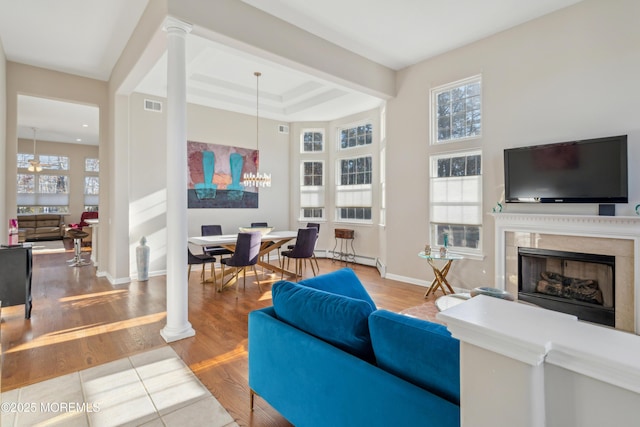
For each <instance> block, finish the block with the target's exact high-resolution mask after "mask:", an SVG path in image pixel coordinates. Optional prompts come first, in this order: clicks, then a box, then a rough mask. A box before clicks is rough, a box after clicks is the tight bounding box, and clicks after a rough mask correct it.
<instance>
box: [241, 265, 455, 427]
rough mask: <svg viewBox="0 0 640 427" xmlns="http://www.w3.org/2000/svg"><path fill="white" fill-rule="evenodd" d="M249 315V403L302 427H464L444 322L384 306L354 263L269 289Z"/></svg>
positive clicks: (452, 344)
mask: <svg viewBox="0 0 640 427" xmlns="http://www.w3.org/2000/svg"><path fill="white" fill-rule="evenodd" d="M272 296H273V306H271V307H267V308H264V309H261V310H256V311H253V312H251V313H249V344H248V347H249V386H250V388H251V405H252V408H253V405H254V395H258V396H260V397H261V398H263V399H264V400H265V401H266V402H267V403H269V404H270V405H271V406H272V407H273V408H274V409H276V410H277V411H278V412H280V414H282V415H283V416H284V417H285V418H286V419H287V420H288V421H289V422H291V423H292V424H294V425H296V426H297V427H305V426H323V427H324V426H350V427H353V426H367V427H369V426H385V427H386V426H390V425H402V426H410V425H420V426H426V427H428V426H434V427H436V426H437V427H448V426H459V425H460V406H459V405H460V370H459V369H460V368H459V366H460V356H459V342H458V340H456V339H455V338H452V337H451V335H450V333H449V332H448V331H447V329H446V328H445V327H444V326H443V325H439V324H435V323H431V322H428V321H425V320H420V319H416V318H412V317H409V316H404V315H401V314H397V313H392V312H390V311H387V310H378V309H377V308H376V306H375V303H374V302H373V300H372V299H371V297H370V296H369V295H368V293H367V291H366V290H365V288H364V287H363V286H362V284H361V283H360V281H359V280H358V278H357V276H356V275H355V273H354V272H353V271H352V270H351V269H348V268H345V269H342V270H338V271H335V272H332V273H329V274H325V275H321V276H317V277H315V278H312V279H307V280H303V281H301V282H299V283H291V282H286V281H280V282H277V283H274V284H273V287H272Z"/></svg>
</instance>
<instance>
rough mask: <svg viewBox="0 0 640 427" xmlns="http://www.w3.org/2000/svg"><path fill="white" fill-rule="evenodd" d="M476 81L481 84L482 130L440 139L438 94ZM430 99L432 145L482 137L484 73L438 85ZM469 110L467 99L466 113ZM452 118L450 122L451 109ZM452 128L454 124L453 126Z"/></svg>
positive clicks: (432, 90)
mask: <svg viewBox="0 0 640 427" xmlns="http://www.w3.org/2000/svg"><path fill="white" fill-rule="evenodd" d="M475 83H478V84H479V85H480V87H479V93H478V94H477V95H474V96H477V97H478V98H479V104H480V105H479V108H478V109H477V110H478V111H479V113H480V120H479V126H480V130H479V131H478V132H477V133H475V134H473V135H466V136H462V137H457V138H453V137H449V138H448V139H443V140H440V139H439V117H438V112H439V104H438V96H439V95H440V94H442V93H444V92H447V91H452V90H455V89H457V88H460V87H462V86H469V85H473V84H475ZM429 92H430V101H429V110H430V111H429V123H430V125H431V134H430V143H431V145H442V144H449V143H452V142H460V141H469V140H474V139H478V138H482V128H483V123H482V117H483V100H482V92H483V91H482V74H477V75H475V76H471V77H467V78H465V79H461V80H457V81H455V82H451V83H447V84H444V85H440V86H437V87H434V88H432V89H431V90H430V91H429ZM466 99H467V98H465V100H466ZM473 110H475V109H472V110H471V111H473ZM467 113H468V111H467V110H466V101H465V114H467ZM450 116H451V119H450V123H451V121H452V120H453V116H454V114H453V111H451V114H450ZM465 126H466V121H465ZM451 128H452V126H451Z"/></svg>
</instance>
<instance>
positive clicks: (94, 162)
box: [84, 158, 100, 172]
mask: <svg viewBox="0 0 640 427" xmlns="http://www.w3.org/2000/svg"><path fill="white" fill-rule="evenodd" d="M84 170H85V172H100V160H98V159H93V158H87V159H84Z"/></svg>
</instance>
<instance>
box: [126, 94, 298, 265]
mask: <svg viewBox="0 0 640 427" xmlns="http://www.w3.org/2000/svg"><path fill="white" fill-rule="evenodd" d="M145 98H148V99H154V100H159V101H161V102H163V104H164V105H165V106H166V100H165V99H161V98H155V97H149V96H147V95H143V94H139V93H134V94H132V96H131V98H130V105H129V107H130V119H131V121H130V126H131V145H130V148H129V150H130V151H129V154H130V159H131V167H130V171H129V174H130V185H129V197H130V207H129V209H130V215H129V222H130V238H129V245H130V249H131V250H130V251H129V253H130V268H131V272H132V273H133V274H134V275H135V274H136V273H135V272H136V266H135V251H134V250H133V249H134V248H135V246H137V245H138V241H139V240H140V237H142V236H146V237H147V240H148V246H149V247H150V248H151V262H150V267H149V271H150V274H158V273H161V272H163V271H164V270H165V268H166V259H165V255H166V229H165V227H170V226H171V224H166V215H165V214H166V210H165V209H166V194H165V182H166V174H165V167H164V165H165V164H166V148H165V146H166V135H165V134H166V114H165V113H164V111H165V109H163V113H155V112H149V111H144V109H143V108H142V107H143V101H144V99H145ZM278 124H281V123H280V122H276V121H273V120H269V119H264V118H260V126H259V129H260V147H259V148H260V170H261V171H262V172H270V173H271V178H272V187H271V188H261V189H259V196H258V197H259V199H258V208H257V209H189V212H188V219H189V224H188V233H189V235H190V236H199V235H200V234H201V233H200V226H201V225H203V224H221V225H222V230H223V232H224V233H234V232H237V231H238V227H243V226H249V225H250V224H251V222H256V221H260V222H262V221H266V222H268V223H269V225H271V226H273V227H275V228H276V229H277V230H287V229H289V228H290V217H289V182H290V176H289V169H288V166H287V165H288V164H289V136H288V135H286V134H281V133H279V132H278V127H277V126H278ZM187 138H188V140H190V141H198V142H207V143H212V144H220V145H231V146H236V147H243V148H255V147H256V117H255V116H251V115H246V114H238V113H233V112H229V111H223V110H217V109H213V108H207V107H202V106H198V105H193V104H189V105H188V106H187ZM194 250H195V248H194Z"/></svg>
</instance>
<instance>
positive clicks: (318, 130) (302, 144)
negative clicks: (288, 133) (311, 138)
mask: <svg viewBox="0 0 640 427" xmlns="http://www.w3.org/2000/svg"><path fill="white" fill-rule="evenodd" d="M309 133H313V134H316V133H319V134H321V135H322V140H321V144H322V149H321V150H305V136H306V134H309ZM326 145H327V144H326V137H325V130H324V129H322V128H307V129H302V131H301V132H300V153H303V154H318V153H324V152H325V147H326Z"/></svg>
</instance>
